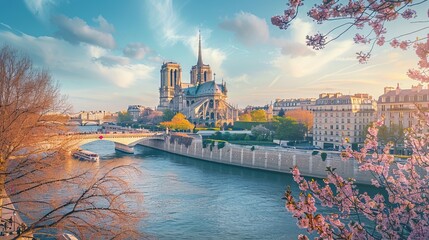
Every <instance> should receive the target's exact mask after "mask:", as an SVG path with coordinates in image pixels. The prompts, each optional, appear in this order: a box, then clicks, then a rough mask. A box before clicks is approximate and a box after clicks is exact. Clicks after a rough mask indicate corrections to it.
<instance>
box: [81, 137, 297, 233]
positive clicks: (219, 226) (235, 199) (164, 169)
mask: <svg viewBox="0 0 429 240" xmlns="http://www.w3.org/2000/svg"><path fill="white" fill-rule="evenodd" d="M82 148H84V149H87V150H90V151H93V152H97V153H98V154H99V155H100V165H103V164H105V163H108V162H110V161H115V162H118V163H121V162H124V163H127V164H128V163H130V162H131V163H132V164H134V165H135V166H137V167H138V168H139V170H140V171H141V172H142V174H141V179H139V180H138V181H137V182H134V183H133V185H134V186H135V187H136V188H137V189H138V190H140V191H141V192H143V194H144V202H143V204H141V205H142V206H143V211H144V212H145V214H146V215H145V217H144V218H143V220H142V223H141V225H140V230H141V231H142V232H144V233H146V234H148V235H150V236H153V237H155V238H159V239H296V236H297V234H299V233H300V232H301V231H302V230H299V229H298V227H297V225H296V221H295V220H294V219H293V218H292V216H291V214H289V213H288V212H287V211H286V210H285V207H284V200H282V197H283V193H284V190H285V187H286V186H287V185H292V186H293V188H292V189H293V190H294V191H296V192H298V189H297V187H296V186H295V184H294V183H293V180H292V177H291V175H288V174H280V173H273V172H266V171H261V170H254V169H246V168H241V167H235V166H228V165H222V164H217V163H211V162H206V161H201V160H197V159H192V158H186V157H181V156H177V155H173V154H169V153H165V152H162V151H158V150H153V149H150V148H146V147H142V146H136V147H135V153H134V154H133V155H129V154H123V153H119V152H115V150H114V144H113V143H110V142H107V141H97V142H94V143H89V144H86V145H84V146H83V147H82Z"/></svg>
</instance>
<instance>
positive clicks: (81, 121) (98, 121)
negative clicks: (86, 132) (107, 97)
mask: <svg viewBox="0 0 429 240" xmlns="http://www.w3.org/2000/svg"><path fill="white" fill-rule="evenodd" d="M69 123H78V124H79V125H81V126H86V125H87V124H88V123H95V124H97V125H101V124H103V120H101V119H93V120H89V119H80V118H70V119H69Z"/></svg>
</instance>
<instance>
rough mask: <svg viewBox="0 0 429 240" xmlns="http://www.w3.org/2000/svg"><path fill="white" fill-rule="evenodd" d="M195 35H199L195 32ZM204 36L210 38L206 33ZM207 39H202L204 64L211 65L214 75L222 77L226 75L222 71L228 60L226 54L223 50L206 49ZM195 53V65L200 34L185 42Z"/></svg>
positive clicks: (190, 37) (189, 37)
mask: <svg viewBox="0 0 429 240" xmlns="http://www.w3.org/2000/svg"><path fill="white" fill-rule="evenodd" d="M195 33H197V32H196V31H195ZM202 35H203V36H209V35H210V34H209V33H208V32H207V31H206V32H203V33H202ZM204 39H205V38H202V43H201V45H202V50H201V51H202V53H201V54H202V57H203V62H204V64H210V67H211V69H212V71H213V73H216V74H217V75H218V76H222V75H223V74H224V71H223V70H222V64H223V62H224V61H225V59H226V54H225V52H223V51H222V50H220V49H218V48H210V47H204V46H206V45H207V44H205V41H204ZM184 43H185V44H186V45H187V46H188V47H189V48H190V49H191V51H192V52H193V54H194V56H195V63H196V60H197V56H198V34H194V35H193V36H188V38H187V40H186V41H185V42H184Z"/></svg>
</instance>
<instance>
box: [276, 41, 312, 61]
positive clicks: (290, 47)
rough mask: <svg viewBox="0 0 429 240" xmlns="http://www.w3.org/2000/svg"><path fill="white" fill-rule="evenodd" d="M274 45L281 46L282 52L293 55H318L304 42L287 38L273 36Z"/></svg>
mask: <svg viewBox="0 0 429 240" xmlns="http://www.w3.org/2000/svg"><path fill="white" fill-rule="evenodd" d="M270 42H271V43H272V44H273V45H274V46H277V47H280V53H281V54H283V55H290V56H291V57H293V58H294V57H300V56H313V55H316V52H315V51H314V50H311V49H310V48H309V47H308V46H307V45H305V44H304V43H300V42H296V41H291V40H289V39H285V38H271V41H270Z"/></svg>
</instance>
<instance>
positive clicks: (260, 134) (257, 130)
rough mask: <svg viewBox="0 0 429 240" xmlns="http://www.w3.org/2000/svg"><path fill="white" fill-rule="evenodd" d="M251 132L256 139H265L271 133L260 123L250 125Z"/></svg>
mask: <svg viewBox="0 0 429 240" xmlns="http://www.w3.org/2000/svg"><path fill="white" fill-rule="evenodd" d="M251 132H252V135H253V136H254V137H255V138H256V139H257V140H267V139H268V137H269V136H270V135H271V131H270V130H269V129H267V128H266V127H264V126H262V125H258V126H255V127H252V130H251Z"/></svg>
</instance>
